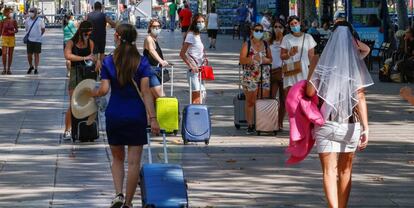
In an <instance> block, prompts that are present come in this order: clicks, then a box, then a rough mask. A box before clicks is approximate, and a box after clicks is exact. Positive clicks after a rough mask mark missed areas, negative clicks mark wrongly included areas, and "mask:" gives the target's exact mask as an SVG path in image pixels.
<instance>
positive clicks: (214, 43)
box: [211, 38, 217, 48]
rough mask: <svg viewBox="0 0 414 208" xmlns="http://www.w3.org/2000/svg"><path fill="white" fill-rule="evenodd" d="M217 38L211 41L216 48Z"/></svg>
mask: <svg viewBox="0 0 414 208" xmlns="http://www.w3.org/2000/svg"><path fill="white" fill-rule="evenodd" d="M216 40H217V39H215V38H213V40H212V41H211V42H212V45H213V48H216Z"/></svg>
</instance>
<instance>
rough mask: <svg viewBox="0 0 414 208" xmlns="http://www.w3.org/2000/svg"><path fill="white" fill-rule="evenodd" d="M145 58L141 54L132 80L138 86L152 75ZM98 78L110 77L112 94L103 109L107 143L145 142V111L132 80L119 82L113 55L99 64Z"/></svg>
mask: <svg viewBox="0 0 414 208" xmlns="http://www.w3.org/2000/svg"><path fill="white" fill-rule="evenodd" d="M152 74H153V73H152V72H151V68H150V64H149V62H148V59H147V58H146V57H144V56H142V57H141V61H140V64H139V67H138V69H137V71H136V72H135V75H134V80H135V82H136V83H137V84H138V86H141V85H140V83H141V79H142V78H144V77H151V76H152ZM101 78H102V79H107V80H110V83H111V97H110V99H109V102H108V106H107V108H106V111H105V117H106V133H107V137H108V143H109V144H110V145H144V144H147V134H146V128H147V125H148V124H147V113H146V110H145V105H144V102H143V100H141V98H140V96H139V95H138V92H137V90H136V88H135V86H134V84H133V83H128V84H126V85H125V86H123V87H121V86H120V85H119V83H118V79H117V75H116V69H115V63H114V60H113V57H112V55H111V56H107V57H106V58H105V59H104V61H103V64H102V69H101Z"/></svg>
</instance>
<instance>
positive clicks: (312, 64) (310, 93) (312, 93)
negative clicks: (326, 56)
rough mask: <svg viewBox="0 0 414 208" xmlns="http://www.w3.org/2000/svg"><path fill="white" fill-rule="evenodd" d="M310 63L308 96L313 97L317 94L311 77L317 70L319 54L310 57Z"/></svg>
mask: <svg viewBox="0 0 414 208" xmlns="http://www.w3.org/2000/svg"><path fill="white" fill-rule="evenodd" d="M310 60H311V61H310V65H309V74H308V79H307V80H308V83H307V84H306V96H308V97H313V96H315V94H316V89H315V87H314V86H313V85H312V84H311V83H310V81H309V80H310V79H311V78H312V75H313V73H314V71H315V68H316V66H317V65H318V61H319V56H318V55H316V56H313V57H312V59H310Z"/></svg>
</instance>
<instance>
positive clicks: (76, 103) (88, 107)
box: [71, 79, 98, 119]
mask: <svg viewBox="0 0 414 208" xmlns="http://www.w3.org/2000/svg"><path fill="white" fill-rule="evenodd" d="M95 86H96V81H95V80H93V79H85V80H83V81H81V82H80V83H79V84H78V85H77V86H76V88H75V90H74V91H73V95H72V100H71V110H72V114H73V116H74V117H75V118H77V119H83V118H86V117H89V116H91V115H93V114H95V113H96V112H97V111H98V106H97V105H96V102H95V98H94V97H92V96H91V94H90V92H91V91H92V90H93V89H94V88H95Z"/></svg>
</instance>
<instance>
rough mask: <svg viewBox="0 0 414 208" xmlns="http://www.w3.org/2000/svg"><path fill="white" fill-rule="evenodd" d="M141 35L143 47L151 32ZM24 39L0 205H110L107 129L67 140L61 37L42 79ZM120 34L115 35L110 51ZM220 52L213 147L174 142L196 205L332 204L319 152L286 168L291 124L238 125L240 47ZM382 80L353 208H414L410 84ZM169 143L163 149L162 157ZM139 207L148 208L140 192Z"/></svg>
mask: <svg viewBox="0 0 414 208" xmlns="http://www.w3.org/2000/svg"><path fill="white" fill-rule="evenodd" d="M139 32H140V34H139V41H138V45H139V48H141V49H142V45H143V44H142V43H143V38H144V32H145V31H144V30H140V31H139ZM22 36H23V33H19V34H18V37H17V38H16V39H17V41H16V42H17V47H16V50H15V58H14V63H13V66H12V72H13V75H12V76H0V95H1V96H0V207H33V208H37V207H39V208H40V207H42V208H43V207H56V208H60V207H68V208H69V207H99V208H102V207H108V205H109V204H110V201H111V199H112V196H113V194H114V193H113V185H112V176H111V172H110V161H111V156H110V152H109V149H108V145H107V143H106V137H105V131H104V126H101V130H102V131H101V138H100V139H99V140H98V141H97V142H95V143H85V144H79V143H77V144H72V143H71V142H68V141H63V140H62V138H61V133H62V131H63V119H64V112H65V110H66V108H67V102H68V100H67V99H68V98H67V93H66V85H67V78H66V77H65V67H64V63H65V62H64V58H63V50H62V41H61V40H62V33H61V31H60V30H59V29H50V30H49V29H48V30H47V32H46V38H45V43H44V45H43V53H42V58H41V67H40V68H39V69H40V74H39V75H38V76H34V75H26V74H25V73H26V70H27V68H28V65H27V62H26V53H25V47H24V46H23V45H22V43H21V42H22V41H21V40H22ZM112 36H113V32H112V31H110V32H108V38H109V39H108V43H107V49H108V52H109V51H110V50H111V48H113V46H112V45H113V41H112ZM205 40H206V39H205ZM181 43H182V37H181V33H179V32H175V33H169V32H163V33H162V37H161V41H160V45H161V47H162V48H163V52H164V53H165V56H166V57H167V59H168V60H170V61H171V62H173V63H175V64H176V67H175V70H176V71H175V72H176V73H175V75H177V76H176V80H175V81H176V87H175V89H176V90H175V96H177V97H178V98H179V100H180V107H181V108H182V107H184V106H185V105H186V104H187V103H188V102H189V101H188V91H187V90H188V87H187V83H186V79H185V71H186V69H185V67H184V65H183V64H182V63H181V61H180V58H179V56H178V53H179V50H180V46H181ZM204 43H205V45H208V44H207V42H206V41H205V42H204ZM217 47H218V49H217V50H207V54H208V56H209V58H210V62H211V64H212V65H213V66H214V69H215V73H216V79H217V80H215V81H214V82H211V83H208V84H207V89H208V96H207V104H208V105H209V106H211V110H212V122H213V137H212V139H211V141H210V144H209V145H208V146H205V145H204V143H199V144H190V145H186V146H184V145H182V144H181V143H176V141H180V142H181V140H180V137H169V138H168V140H169V143H170V145H169V148H168V150H169V157H170V162H173V163H180V164H181V165H183V167H184V171H185V175H186V178H187V181H188V186H189V190H188V193H189V200H190V207H272V208H273V207H315V208H316V207H326V205H325V202H324V195H323V189H322V179H321V176H322V175H321V170H320V164H319V159H318V156H317V154H315V152H313V153H312V154H311V155H310V156H309V157H308V158H307V159H306V160H305V161H303V162H302V163H301V164H299V165H296V166H285V164H284V161H285V160H286V156H285V155H284V151H285V147H286V145H287V144H288V132H287V130H288V128H287V127H288V124H287V122H286V123H285V131H284V132H282V133H279V134H278V135H277V136H276V137H274V136H260V137H259V136H246V135H245V131H244V130H236V129H235V128H234V125H233V105H232V99H233V96H234V95H235V94H236V92H237V85H236V84H235V83H236V80H237V79H238V75H237V63H238V53H239V49H240V47H241V43H240V41H239V40H232V39H231V36H222V35H219V36H218V44H217ZM141 49H140V51H142V50H141ZM0 70H1V67H0ZM373 78H374V80H375V81H376V85H374V86H373V87H370V88H369V89H368V90H367V100H368V104H369V117H370V118H369V119H370V134H371V138H370V140H371V141H370V145H369V147H368V148H367V150H366V151H364V152H359V153H358V154H357V156H356V158H355V163H354V173H353V175H354V180H353V189H352V193H351V199H350V205H349V207H413V206H414V198H413V196H414V194H413V193H414V114H413V112H414V107H412V106H409V105H408V103H406V102H404V101H402V100H401V99H400V98H399V96H398V92H399V88H400V87H402V86H404V84H393V83H379V82H378V81H377V77H376V74H373ZM168 89H169V88H168ZM101 119H104V118H103V117H101ZM101 124H102V123H101ZM160 141H161V138H155V142H154V144H155V152H156V153H157V154H156V156H157V158H158V159H160V158H161V156H162V155H161V154H160V153H161V150H162V149H161V144H160ZM145 159H147V158H146V157H145ZM135 205H136V207H140V199H139V189H138V190H137V195H136V200H135Z"/></svg>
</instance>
